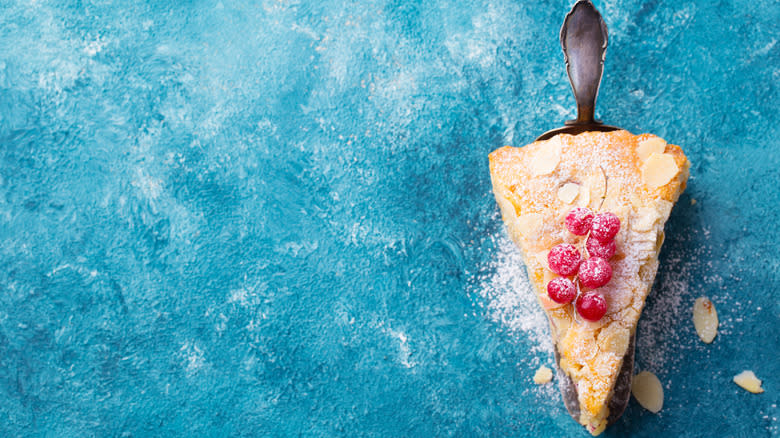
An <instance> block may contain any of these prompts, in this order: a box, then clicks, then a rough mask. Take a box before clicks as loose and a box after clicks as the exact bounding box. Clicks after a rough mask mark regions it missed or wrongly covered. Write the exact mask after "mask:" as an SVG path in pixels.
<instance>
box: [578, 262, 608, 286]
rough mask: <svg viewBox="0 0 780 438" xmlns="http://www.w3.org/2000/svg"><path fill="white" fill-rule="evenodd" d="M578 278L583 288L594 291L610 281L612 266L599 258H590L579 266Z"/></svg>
mask: <svg viewBox="0 0 780 438" xmlns="http://www.w3.org/2000/svg"><path fill="white" fill-rule="evenodd" d="M579 277H580V283H582V285H583V286H585V287H588V288H591V289H595V288H597V287H601V286H604V285H605V284H607V283H609V280H611V279H612V266H610V265H609V262H608V261H606V260H604V259H602V258H601V257H591V258H589V259H587V260H585V261H584V262H582V264H580V270H579Z"/></svg>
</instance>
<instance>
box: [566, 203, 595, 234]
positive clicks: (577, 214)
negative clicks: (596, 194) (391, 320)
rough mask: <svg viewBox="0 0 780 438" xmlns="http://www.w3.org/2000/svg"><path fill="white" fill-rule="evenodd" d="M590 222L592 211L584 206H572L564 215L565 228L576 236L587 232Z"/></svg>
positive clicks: (591, 220) (591, 221)
mask: <svg viewBox="0 0 780 438" xmlns="http://www.w3.org/2000/svg"><path fill="white" fill-rule="evenodd" d="M592 223H593V212H592V211H590V210H589V209H587V208H584V207H577V208H573V209H572V210H571V211H570V212H569V214H567V215H566V229H567V230H569V231H570V232H571V233H572V234H576V235H577V236H584V235H586V234H588V231H590V226H591V224H592Z"/></svg>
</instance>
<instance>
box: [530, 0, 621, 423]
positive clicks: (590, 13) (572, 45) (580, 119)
mask: <svg viewBox="0 0 780 438" xmlns="http://www.w3.org/2000/svg"><path fill="white" fill-rule="evenodd" d="M607 40H608V38H607V25H606V24H605V23H604V20H603V19H602V18H601V14H599V11H598V10H596V8H595V7H594V6H593V3H591V2H590V1H589V0H579V1H578V2H577V3H576V4H575V5H574V6H573V7H572V9H571V11H569V13H568V14H567V15H566V18H565V19H564V21H563V26H561V47H562V48H563V54H564V57H565V60H566V71H567V73H568V74H569V82H570V83H571V88H572V91H573V92H574V100H575V101H576V102H577V119H576V120H568V121H566V123H565V125H564V126H563V127H560V128H556V129H553V130H551V131H547V132H545V133H544V134H542V135H540V136H539V137H538V138H537V139H536V140H537V141H538V140H547V139H549V138H552V137H554V136H556V135H558V134H572V135H576V134H580V133H583V132H587V131H615V130H618V129H620V128H617V127H615V126H609V125H605V124H603V123H601V121H599V120H595V118H594V116H595V108H596V97H597V96H598V93H599V84H600V83H601V76H602V73H603V72H604V56H605V55H606V52H607ZM635 341H636V333H634V334H633V335H632V336H631V341H630V343H629V346H628V351H626V354H625V356H624V357H623V366H622V367H621V369H620V374H619V375H618V379H617V381H616V383H615V386H614V388H613V390H612V397H611V398H610V401H609V404H608V406H609V417H608V418H607V422H608V423H609V424H613V423H615V422H616V421H617V420H618V419H619V418H620V416H621V415H622V414H623V411H625V409H626V406H628V400H629V399H630V397H631V379H632V377H633V374H634V350H635V348H634V346H635V343H636V342H635ZM555 364H556V368H557V376H558V386H559V387H560V390H561V395H562V396H563V402H564V404H565V405H566V409H567V410H568V411H569V414H571V416H572V417H574V419H575V420H577V421H579V418H580V405H579V400H578V399H577V387H576V386H575V385H574V383H573V382H572V380H571V378H569V376H567V375H566V373H564V372H563V371H561V368H560V356H559V354H558V348H557V346H556V347H555Z"/></svg>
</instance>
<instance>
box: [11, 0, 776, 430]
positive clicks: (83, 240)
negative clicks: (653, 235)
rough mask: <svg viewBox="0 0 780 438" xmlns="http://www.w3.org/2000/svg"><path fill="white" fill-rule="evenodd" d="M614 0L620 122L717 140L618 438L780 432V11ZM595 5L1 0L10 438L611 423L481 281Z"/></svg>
mask: <svg viewBox="0 0 780 438" xmlns="http://www.w3.org/2000/svg"><path fill="white" fill-rule="evenodd" d="M596 5H597V7H599V8H600V10H601V11H602V13H603V14H604V16H605V20H606V21H607V24H608V26H609V29H610V48H609V51H608V54H607V66H606V76H605V78H604V81H603V83H602V88H601V95H600V100H599V107H598V108H599V112H600V116H601V118H603V119H604V120H605V121H607V122H609V123H611V124H615V125H619V126H622V127H625V128H627V129H629V130H631V131H633V132H653V133H656V134H658V135H660V136H662V137H664V138H666V139H668V140H669V141H670V142H672V143H675V144H679V145H682V147H683V148H684V150H685V151H686V153H687V154H688V155H689V157H690V159H691V161H692V163H693V166H692V171H691V174H692V176H691V180H690V183H689V188H688V190H687V192H686V194H685V195H683V197H682V198H681V201H680V203H679V204H678V206H677V207H676V208H675V210H674V212H673V213H672V218H671V221H670V223H669V224H668V225H667V239H666V244H665V247H664V251H663V256H662V268H661V270H660V272H659V276H658V279H657V281H656V287H655V291H654V292H653V295H652V296H651V297H650V299H649V301H648V306H647V308H646V313H645V316H644V317H643V320H642V323H640V328H639V333H638V336H639V340H638V344H639V347H640V350H639V351H638V356H637V360H638V368H639V369H648V370H651V371H653V372H655V373H656V374H658V376H659V377H660V378H661V381H662V382H663V383H664V386H665V390H666V401H665V408H664V410H663V411H662V412H661V414H660V415H653V414H650V413H649V412H647V411H644V410H643V409H642V408H641V407H639V406H638V405H637V404H636V402H634V401H632V402H631V404H630V406H629V408H628V410H627V411H626V413H625V415H624V416H623V417H622V419H621V420H620V422H619V423H618V424H617V425H616V426H614V427H612V428H611V429H609V430H608V431H607V434H606V436H627V435H632V436H640V437H656V436H677V437H693V436H734V437H742V436H750V437H763V436H776V435H777V434H778V421H777V417H778V409H777V404H778V394H780V385H779V384H778V380H777V375H778V373H780V367H779V366H778V357H777V351H778V348H780V335H779V334H778V327H779V324H778V323H779V322H780V307H779V305H778V300H777V293H778V291H780V257H778V250H777V247H778V245H780V233H778V225H777V217H778V215H777V206H778V204H780V189H778V182H780V171H778V168H779V167H780V124H778V122H780V120H778V115H777V114H778V107H777V102H778V101H779V100H780V92H779V90H780V44H778V39H780V29H779V28H778V22H780V7H778V5H777V3H776V1H774V0H752V1H743V0H722V1H718V2H704V1H700V2H695V1H678V0H660V1H657V0H653V1H650V0H642V1H640V0H629V1H617V0H610V1H606V0H602V1H597V2H596ZM570 6H571V2H569V1H549V2H543V3H538V2H521V1H510V0H493V1H481V0H474V1H454V2H451V1H438V0H432V1H427V2H413V1H347V0H318V1H295V0H266V1H258V2H244V1H235V2H231V1H227V0H223V1H222V2H217V3H214V2H205V1H199V2H181V3H178V4H174V3H171V2H138V1H129V2H125V1H122V2H120V1H110V0H109V1H94V2H89V1H87V2H57V1H45V0H41V1H35V2H27V1H24V2H22V1H19V2H16V1H3V2H0V242H2V247H1V248H0V267H1V269H0V435H2V436H123V437H129V436H134V437H140V436H166V435H178V436H193V435H199V436H300V435H303V436H334V435H352V436H377V437H378V436H424V437H427V436H447V435H455V436H523V437H525V436H587V435H586V433H585V432H584V431H583V430H582V429H581V428H580V427H579V426H578V425H576V424H575V423H574V422H573V421H572V420H571V419H570V418H569V416H568V415H567V413H566V411H565V409H564V408H563V405H562V403H561V401H560V398H559V396H558V394H557V392H556V391H555V389H554V388H552V389H550V388H548V389H540V388H537V387H535V386H534V385H533V384H532V383H531V381H530V379H531V376H532V375H533V372H534V370H535V368H536V366H538V365H539V364H542V363H546V364H551V363H552V359H551V356H550V353H549V349H545V348H541V349H540V348H538V347H539V342H540V339H537V338H535V337H532V336H530V335H529V333H531V332H529V331H527V330H525V331H524V330H516V329H513V327H512V326H511V325H509V324H507V323H506V322H505V321H503V322H502V320H501V318H496V317H495V314H493V313H491V305H490V300H491V299H495V297H493V296H492V295H490V294H489V293H485V288H486V287H490V282H489V281H487V282H486V280H485V279H490V278H492V277H491V276H495V271H496V269H498V268H497V266H498V265H497V264H496V259H497V254H498V252H499V247H500V246H501V245H504V246H505V244H506V235H505V231H504V230H503V227H502V225H501V223H500V220H499V218H498V216H497V208H496V206H495V202H494V200H493V198H492V195H491V193H490V184H489V176H488V169H487V154H488V153H489V152H490V151H491V150H493V149H494V148H496V147H498V146H501V145H504V144H514V145H522V144H525V143H526V142H529V141H530V140H532V139H533V138H534V137H535V136H536V135H538V134H539V133H541V132H543V131H545V130H547V129H550V128H553V127H555V126H558V125H559V124H560V123H561V122H562V121H563V120H564V119H566V118H570V117H571V116H572V115H573V114H572V111H571V108H573V101H572V98H571V97H570V92H569V86H568V83H567V81H566V77H565V72H564V70H563V67H562V60H561V58H562V55H561V53H560V49H559V46H558V40H557V35H558V29H559V27H560V23H561V22H562V19H563V16H564V14H565V13H566V11H567V10H568V9H569V7H570ZM692 199H695V200H696V201H697V203H696V204H695V205H692V202H691V200H692ZM502 242H503V243H502ZM518 269H521V268H520V267H519V266H518ZM518 275H521V274H518ZM520 280H522V278H521V277H520ZM700 295H708V296H710V297H712V298H713V300H714V301H715V303H716V306H717V309H718V311H719V313H720V315H721V321H722V324H721V329H722V331H721V333H720V334H719V336H718V338H716V340H715V342H714V343H713V344H711V345H709V346H707V345H704V344H702V343H701V342H699V341H698V340H697V339H696V335H695V332H694V330H693V327H692V324H691V322H690V306H691V305H692V303H693V300H694V299H695V298H696V297H697V296H700ZM508 311H509V312H512V309H511V308H510V309H509V310H508ZM515 311H516V312H515V314H514V317H515V318H519V319H522V318H523V317H524V315H523V314H522V313H519V314H518V313H517V312H520V311H521V309H515ZM653 315H655V316H653ZM743 369H752V370H754V371H755V372H756V374H757V375H758V376H759V377H761V378H763V379H764V388H765V389H766V392H765V393H764V394H761V395H752V394H749V393H747V392H745V391H743V390H741V389H739V388H738V387H736V386H735V385H734V384H733V383H731V377H732V376H733V375H734V374H737V373H738V372H740V371H742V370H743Z"/></svg>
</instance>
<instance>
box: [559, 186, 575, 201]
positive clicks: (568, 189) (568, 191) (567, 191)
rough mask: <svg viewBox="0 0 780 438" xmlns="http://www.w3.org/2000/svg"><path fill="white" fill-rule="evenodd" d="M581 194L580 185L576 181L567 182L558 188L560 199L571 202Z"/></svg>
mask: <svg viewBox="0 0 780 438" xmlns="http://www.w3.org/2000/svg"><path fill="white" fill-rule="evenodd" d="M579 194H580V185H579V184H575V183H566V184H564V185H563V186H561V188H560V189H558V199H560V200H561V201H563V202H565V203H567V204H571V203H572V202H574V200H575V199H576V198H577V195H579Z"/></svg>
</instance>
